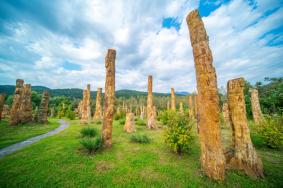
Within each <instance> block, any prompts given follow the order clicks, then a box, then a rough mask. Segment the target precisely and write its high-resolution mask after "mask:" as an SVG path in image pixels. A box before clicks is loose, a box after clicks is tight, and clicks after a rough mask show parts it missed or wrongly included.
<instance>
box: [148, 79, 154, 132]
mask: <svg viewBox="0 0 283 188" xmlns="http://www.w3.org/2000/svg"><path fill="white" fill-rule="evenodd" d="M147 87H148V89H147V91H148V93H147V108H146V111H147V128H149V129H153V128H154V127H155V125H154V124H155V121H154V112H153V95H152V75H149V76H148V86H147Z"/></svg>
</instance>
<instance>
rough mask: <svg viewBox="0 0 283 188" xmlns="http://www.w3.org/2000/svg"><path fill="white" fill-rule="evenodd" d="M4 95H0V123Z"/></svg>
mask: <svg viewBox="0 0 283 188" xmlns="http://www.w3.org/2000/svg"><path fill="white" fill-rule="evenodd" d="M5 97H6V94H5V93H1V94H0V121H1V119H2V113H3V108H4V102H5Z"/></svg>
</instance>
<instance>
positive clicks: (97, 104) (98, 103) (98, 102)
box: [93, 88, 102, 120]
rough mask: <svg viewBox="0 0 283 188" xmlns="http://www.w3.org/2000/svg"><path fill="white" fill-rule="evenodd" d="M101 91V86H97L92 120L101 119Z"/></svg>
mask: <svg viewBox="0 0 283 188" xmlns="http://www.w3.org/2000/svg"><path fill="white" fill-rule="evenodd" d="M101 93H102V88H97V93H96V102H95V113H94V116H93V119H94V120H101V119H102V110H101Z"/></svg>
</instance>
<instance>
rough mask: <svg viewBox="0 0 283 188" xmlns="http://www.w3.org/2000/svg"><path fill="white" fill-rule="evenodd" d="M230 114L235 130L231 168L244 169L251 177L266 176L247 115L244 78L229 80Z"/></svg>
mask: <svg viewBox="0 0 283 188" xmlns="http://www.w3.org/2000/svg"><path fill="white" fill-rule="evenodd" d="M227 89H228V92H227V96H228V105H229V114H230V119H231V126H232V131H233V134H232V135H233V139H232V140H233V148H232V150H233V155H232V158H230V159H228V160H227V164H228V165H229V167H231V168H236V169H241V170H244V171H245V173H246V174H247V175H248V176H250V177H254V178H256V177H264V175H263V166H262V162H261V159H260V158H259V157H258V156H257V154H256V150H255V148H254V147H253V144H252V141H251V138H250V131H249V127H248V122H247V117H246V104H245V97H244V79H243V78H238V79H234V80H229V81H228V84H227Z"/></svg>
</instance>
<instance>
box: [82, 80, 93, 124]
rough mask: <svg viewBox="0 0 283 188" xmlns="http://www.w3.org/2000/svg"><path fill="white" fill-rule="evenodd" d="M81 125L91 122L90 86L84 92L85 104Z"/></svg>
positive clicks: (83, 103)
mask: <svg viewBox="0 0 283 188" xmlns="http://www.w3.org/2000/svg"><path fill="white" fill-rule="evenodd" d="M81 113H82V115H81V123H89V122H90V121H91V109H90V84H87V88H86V89H85V90H84V91H83V102H82V109H81Z"/></svg>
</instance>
